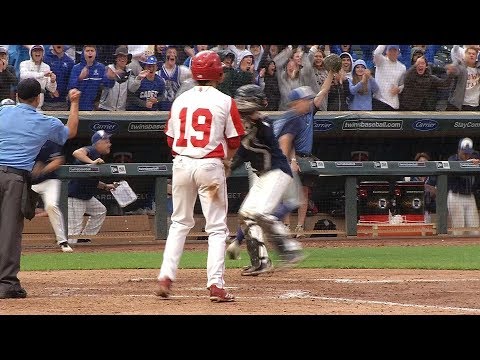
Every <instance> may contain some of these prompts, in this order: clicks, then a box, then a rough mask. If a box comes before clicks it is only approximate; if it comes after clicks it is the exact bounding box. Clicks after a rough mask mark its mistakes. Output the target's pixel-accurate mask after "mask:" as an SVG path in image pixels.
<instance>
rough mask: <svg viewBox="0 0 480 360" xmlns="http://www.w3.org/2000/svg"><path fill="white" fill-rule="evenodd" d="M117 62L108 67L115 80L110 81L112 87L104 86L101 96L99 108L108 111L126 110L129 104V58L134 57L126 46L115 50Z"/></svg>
mask: <svg viewBox="0 0 480 360" xmlns="http://www.w3.org/2000/svg"><path fill="white" fill-rule="evenodd" d="M114 55H115V63H114V64H110V65H108V66H107V67H106V70H107V72H109V73H110V77H113V78H115V81H114V82H113V83H112V82H109V84H111V85H112V87H104V88H103V90H102V95H101V96H100V103H99V104H98V109H99V110H106V111H125V110H126V105H127V94H128V79H129V77H130V73H131V69H130V68H129V67H127V64H128V63H129V62H130V61H129V60H130V59H131V58H132V57H131V55H130V54H129V53H128V49H127V47H126V46H123V45H122V46H119V47H118V48H117V49H116V50H115V53H114Z"/></svg>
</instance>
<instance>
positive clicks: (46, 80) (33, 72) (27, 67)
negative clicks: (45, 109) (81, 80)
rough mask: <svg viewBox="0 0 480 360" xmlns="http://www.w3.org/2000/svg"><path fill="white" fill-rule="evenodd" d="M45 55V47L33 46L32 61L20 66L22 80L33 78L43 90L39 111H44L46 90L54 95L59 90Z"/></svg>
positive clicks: (23, 62)
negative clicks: (44, 57) (44, 58)
mask: <svg viewBox="0 0 480 360" xmlns="http://www.w3.org/2000/svg"><path fill="white" fill-rule="evenodd" d="M44 53H45V50H44V48H43V45H33V46H32V47H31V48H30V60H25V61H22V63H21V64H20V80H24V79H28V78H33V79H35V80H37V81H38V82H39V83H40V87H41V88H42V93H41V94H40V102H39V104H38V108H37V110H41V109H42V105H43V101H44V92H45V90H48V91H50V92H52V93H54V92H55V91H56V90H57V76H56V74H54V73H53V71H51V70H50V66H49V65H48V64H46V63H45V62H43V56H44ZM82 97H83V94H82Z"/></svg>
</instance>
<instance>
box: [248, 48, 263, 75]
mask: <svg viewBox="0 0 480 360" xmlns="http://www.w3.org/2000/svg"><path fill="white" fill-rule="evenodd" d="M247 49H248V50H250V52H251V53H252V55H253V62H254V64H255V71H259V70H260V68H259V67H260V62H261V61H262V57H263V54H264V52H265V50H264V49H263V46H262V45H248V47H247Z"/></svg>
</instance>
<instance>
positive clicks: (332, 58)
mask: <svg viewBox="0 0 480 360" xmlns="http://www.w3.org/2000/svg"><path fill="white" fill-rule="evenodd" d="M323 66H325V69H326V70H327V71H330V70H333V72H335V73H337V72H339V71H340V69H341V68H342V59H341V58H340V56H338V55H337V54H330V55H328V56H326V57H325V59H323Z"/></svg>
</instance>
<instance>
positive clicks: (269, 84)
mask: <svg viewBox="0 0 480 360" xmlns="http://www.w3.org/2000/svg"><path fill="white" fill-rule="evenodd" d="M262 69H265V70H263V71H262ZM262 75H263V83H264V90H263V91H264V93H265V96H266V97H267V106H266V107H265V109H264V110H267V111H277V110H278V106H279V104H280V89H279V87H278V80H277V65H276V64H275V61H273V60H266V62H265V63H264V64H262V65H261V69H260V76H262Z"/></svg>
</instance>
